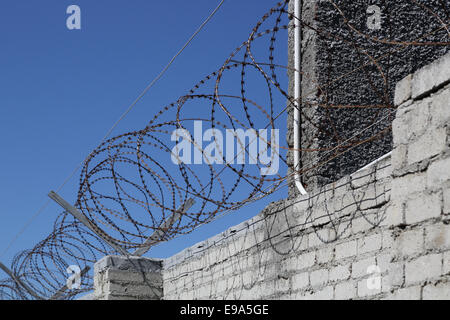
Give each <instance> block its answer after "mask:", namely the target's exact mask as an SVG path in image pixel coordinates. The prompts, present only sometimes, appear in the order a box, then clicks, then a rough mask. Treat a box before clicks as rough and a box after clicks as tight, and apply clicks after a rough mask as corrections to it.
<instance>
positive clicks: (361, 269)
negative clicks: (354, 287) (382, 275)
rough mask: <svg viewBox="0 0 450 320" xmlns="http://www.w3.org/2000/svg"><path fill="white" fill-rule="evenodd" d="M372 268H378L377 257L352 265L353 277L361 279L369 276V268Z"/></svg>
mask: <svg viewBox="0 0 450 320" xmlns="http://www.w3.org/2000/svg"><path fill="white" fill-rule="evenodd" d="M370 266H376V261H375V257H370V258H367V259H363V260H360V261H357V262H354V263H353V264H352V277H353V278H360V277H365V276H367V275H368V274H369V273H368V268H369V267H370Z"/></svg>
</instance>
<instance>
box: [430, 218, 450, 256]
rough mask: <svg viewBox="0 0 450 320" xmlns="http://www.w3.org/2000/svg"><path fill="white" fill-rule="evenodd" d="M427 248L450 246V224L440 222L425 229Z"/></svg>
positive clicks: (446, 247)
mask: <svg viewBox="0 0 450 320" xmlns="http://www.w3.org/2000/svg"><path fill="white" fill-rule="evenodd" d="M425 248H427V249H439V250H444V249H448V248H450V225H445V224H438V225H434V226H430V227H427V228H426V229H425Z"/></svg>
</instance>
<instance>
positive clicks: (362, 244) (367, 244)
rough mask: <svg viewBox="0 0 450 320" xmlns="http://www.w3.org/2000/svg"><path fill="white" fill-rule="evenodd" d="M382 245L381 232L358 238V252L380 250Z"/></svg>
mask: <svg viewBox="0 0 450 320" xmlns="http://www.w3.org/2000/svg"><path fill="white" fill-rule="evenodd" d="M381 246H382V239H381V234H379V233H376V234H373V235H370V236H368V237H365V238H362V239H358V254H362V253H366V252H371V251H375V250H380V249H381Z"/></svg>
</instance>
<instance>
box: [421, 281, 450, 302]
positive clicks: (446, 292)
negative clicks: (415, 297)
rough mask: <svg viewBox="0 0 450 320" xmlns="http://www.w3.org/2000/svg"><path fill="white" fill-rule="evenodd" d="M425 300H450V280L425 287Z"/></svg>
mask: <svg viewBox="0 0 450 320" xmlns="http://www.w3.org/2000/svg"><path fill="white" fill-rule="evenodd" d="M423 299H424V300H450V282H448V281H447V282H441V283H438V284H436V285H433V284H429V285H427V286H425V287H424V288H423Z"/></svg>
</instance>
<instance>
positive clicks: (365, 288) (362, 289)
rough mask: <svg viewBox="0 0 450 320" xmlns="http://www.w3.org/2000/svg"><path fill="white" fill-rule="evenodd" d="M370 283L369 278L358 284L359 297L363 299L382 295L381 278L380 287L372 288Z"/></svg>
mask: <svg viewBox="0 0 450 320" xmlns="http://www.w3.org/2000/svg"><path fill="white" fill-rule="evenodd" d="M370 281H371V279H370V278H369V279H364V280H361V281H359V282H358V297H361V298H363V297H367V296H373V295H376V294H379V293H381V278H380V285H379V286H378V287H375V288H374V287H372V286H371V282H370Z"/></svg>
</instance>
